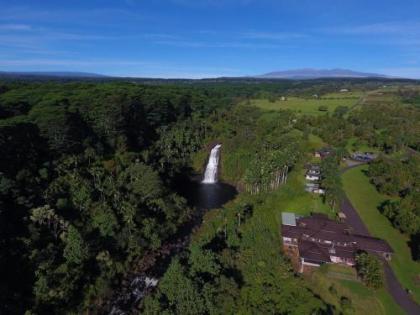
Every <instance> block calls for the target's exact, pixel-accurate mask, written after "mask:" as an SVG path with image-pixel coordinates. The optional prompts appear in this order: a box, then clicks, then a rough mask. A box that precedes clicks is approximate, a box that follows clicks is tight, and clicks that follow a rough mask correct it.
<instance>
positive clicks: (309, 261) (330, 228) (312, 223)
mask: <svg viewBox="0 0 420 315" xmlns="http://www.w3.org/2000/svg"><path fill="white" fill-rule="evenodd" d="M281 234H282V238H283V248H284V250H285V252H286V253H294V254H295V255H296V254H297V255H298V259H299V264H300V270H301V271H302V270H303V268H304V266H315V267H316V266H320V265H321V264H325V263H338V264H345V265H348V266H354V265H355V263H356V261H355V258H356V254H357V253H358V252H359V251H366V252H368V253H372V254H375V255H377V256H380V257H382V258H384V259H387V260H390V259H391V255H392V253H393V250H392V248H391V247H390V246H389V244H388V243H387V242H385V241H384V240H381V239H378V238H374V237H370V236H365V235H359V234H353V233H352V230H351V228H350V227H349V226H348V225H347V224H345V223H343V222H336V221H334V220H331V219H329V218H328V217H327V216H326V215H324V214H312V215H311V216H308V217H299V216H296V215H295V214H294V213H290V212H283V213H282V229H281Z"/></svg>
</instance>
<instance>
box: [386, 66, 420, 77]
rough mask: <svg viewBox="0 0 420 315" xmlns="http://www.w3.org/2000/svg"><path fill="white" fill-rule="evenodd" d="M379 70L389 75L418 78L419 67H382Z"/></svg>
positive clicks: (419, 74) (419, 75)
mask: <svg viewBox="0 0 420 315" xmlns="http://www.w3.org/2000/svg"><path fill="white" fill-rule="evenodd" d="M380 71H381V73H384V74H387V75H390V76H395V77H401V78H411V79H420V68H418V67H395V68H384V69H381V70H380Z"/></svg>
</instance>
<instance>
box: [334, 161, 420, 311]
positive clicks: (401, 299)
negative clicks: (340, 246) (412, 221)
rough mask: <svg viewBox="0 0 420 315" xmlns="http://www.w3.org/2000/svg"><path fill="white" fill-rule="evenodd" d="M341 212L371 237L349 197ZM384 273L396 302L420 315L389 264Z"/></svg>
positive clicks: (342, 204) (357, 230) (342, 203)
mask: <svg viewBox="0 0 420 315" xmlns="http://www.w3.org/2000/svg"><path fill="white" fill-rule="evenodd" d="M361 164H363V163H360V164H358V165H352V166H349V167H346V168H345V169H343V170H342V172H341V174H343V173H344V172H346V171H348V170H349V169H352V168H354V167H357V166H360V165H361ZM341 211H342V212H344V214H345V215H346V222H347V223H348V224H349V225H350V226H351V227H352V228H353V231H354V232H355V233H359V234H363V235H370V233H369V230H368V229H367V227H366V225H365V224H364V223H363V221H362V219H361V218H360V216H359V213H358V212H357V210H356V209H355V208H354V207H353V205H352V204H351V202H350V200H349V199H348V197H347V196H346V195H345V196H344V198H343V200H342V202H341ZM384 273H385V280H386V284H387V289H388V292H389V293H390V294H391V296H392V297H393V299H394V300H395V302H396V303H397V304H398V305H399V306H401V308H402V309H403V310H404V311H405V312H406V313H407V314H409V315H419V314H420V306H419V305H418V304H417V303H416V302H414V301H413V300H412V298H411V297H410V295H409V294H408V293H407V292H406V290H405V289H404V287H403V286H402V285H401V283H400V282H399V281H398V279H397V277H396V276H395V273H394V271H393V270H392V268H391V267H390V266H389V264H388V262H386V261H385V263H384Z"/></svg>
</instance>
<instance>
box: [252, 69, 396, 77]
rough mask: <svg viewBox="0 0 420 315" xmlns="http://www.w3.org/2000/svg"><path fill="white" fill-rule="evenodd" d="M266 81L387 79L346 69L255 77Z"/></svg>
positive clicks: (273, 73)
mask: <svg viewBox="0 0 420 315" xmlns="http://www.w3.org/2000/svg"><path fill="white" fill-rule="evenodd" d="M257 77H258V78H267V79H319V78H389V77H388V76H386V75H383V74H378V73H368V72H358V71H353V70H348V69H313V68H304V69H294V70H285V71H274V72H269V73H265V74H262V75H259V76H257Z"/></svg>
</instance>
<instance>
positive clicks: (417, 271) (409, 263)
mask: <svg viewBox="0 0 420 315" xmlns="http://www.w3.org/2000/svg"><path fill="white" fill-rule="evenodd" d="M366 169H367V166H360V167H357V168H354V169H351V170H349V171H347V172H346V173H344V174H343V187H344V190H345V192H346V194H347V196H348V197H349V199H350V200H351V202H352V204H353V205H354V207H355V208H356V209H357V211H358V212H359V215H360V216H361V218H362V220H363V221H364V222H365V224H366V226H367V228H368V229H369V231H370V232H371V233H372V234H373V235H374V236H377V237H380V238H383V239H385V240H387V241H388V243H389V244H390V245H391V247H392V248H393V250H394V251H395V254H394V255H393V257H392V260H391V264H390V265H391V267H392V269H393V270H394V272H395V274H396V276H397V278H398V279H399V280H400V281H401V283H402V284H403V286H404V287H405V288H408V289H410V290H411V291H412V292H413V297H414V299H415V300H416V301H417V302H418V303H419V302H420V287H419V286H418V284H417V285H416V279H418V277H420V263H418V262H415V261H413V259H412V256H411V252H410V248H409V246H408V244H407V242H408V241H409V238H408V237H407V236H406V235H404V234H402V233H400V232H399V231H398V230H397V229H395V228H394V227H392V225H391V223H390V222H389V220H388V219H387V218H386V217H385V216H383V215H382V214H381V213H380V212H379V210H378V206H379V205H380V204H381V202H383V201H384V200H386V199H387V197H386V196H384V195H381V194H380V193H378V192H377V191H376V189H375V187H374V186H373V185H372V184H371V183H370V182H369V179H368V177H367V176H366V175H365V174H364V173H363V171H365V170H366Z"/></svg>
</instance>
